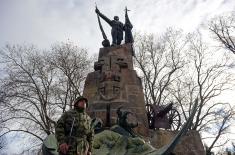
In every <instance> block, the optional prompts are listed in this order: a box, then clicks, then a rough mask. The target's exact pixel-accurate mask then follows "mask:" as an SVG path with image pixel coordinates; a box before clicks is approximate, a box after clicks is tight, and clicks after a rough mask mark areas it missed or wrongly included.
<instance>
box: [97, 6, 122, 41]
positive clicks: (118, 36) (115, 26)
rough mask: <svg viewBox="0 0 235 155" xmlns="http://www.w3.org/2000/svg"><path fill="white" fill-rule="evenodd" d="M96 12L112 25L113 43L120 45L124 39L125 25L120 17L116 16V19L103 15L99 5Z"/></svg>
mask: <svg viewBox="0 0 235 155" xmlns="http://www.w3.org/2000/svg"><path fill="white" fill-rule="evenodd" d="M95 12H96V13H97V14H98V15H99V16H100V17H101V18H102V19H104V20H105V21H106V22H107V23H108V24H109V25H110V26H111V27H112V30H111V34H112V39H113V40H112V45H120V44H121V42H122V40H123V30H124V25H123V23H122V22H120V21H119V17H118V16H114V20H110V19H109V18H107V17H106V16H105V15H103V14H102V13H101V12H100V11H99V9H98V8H97V7H96V9H95Z"/></svg>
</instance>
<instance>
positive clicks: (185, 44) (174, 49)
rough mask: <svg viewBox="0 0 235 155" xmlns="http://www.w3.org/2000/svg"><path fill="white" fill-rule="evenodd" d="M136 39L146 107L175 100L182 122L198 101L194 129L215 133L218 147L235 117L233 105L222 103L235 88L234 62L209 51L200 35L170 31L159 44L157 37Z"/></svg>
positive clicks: (214, 143) (215, 142)
mask: <svg viewBox="0 0 235 155" xmlns="http://www.w3.org/2000/svg"><path fill="white" fill-rule="evenodd" d="M136 40H137V43H136V45H135V46H136V66H137V69H138V70H139V72H140V75H141V76H142V79H143V85H144V92H145V99H146V104H157V105H159V104H165V103H166V102H169V101H173V102H175V103H176V104H175V105H177V109H178V110H179V111H180V113H181V118H182V120H187V119H188V116H189V115H190V113H191V110H192V105H193V103H194V100H195V99H196V98H198V99H199V104H198V107H197V113H196V115H195V118H194V121H193V123H192V126H191V128H190V129H191V130H197V131H199V132H200V133H212V130H213V133H214V136H213V138H214V139H213V140H212V141H213V142H212V144H211V145H210V146H208V148H209V149H210V150H211V149H212V148H214V147H215V146H217V142H218V139H219V138H220V137H221V136H222V135H223V134H225V133H227V132H228V130H227V129H228V128H229V127H230V124H229V123H230V121H231V119H232V118H233V117H234V113H233V112H232V109H233V108H231V107H230V104H228V103H221V102H219V101H218V98H219V97H220V95H222V94H223V92H225V91H226V90H229V89H231V88H232V87H233V86H234V76H233V74H232V72H231V64H232V63H233V60H231V59H230V58H229V57H228V56H227V54H226V53H223V54H221V53H219V52H217V53H216V51H213V50H214V49H212V48H209V47H208V46H207V44H206V43H205V42H203V41H202V37H201V35H200V33H199V32H196V33H193V34H188V35H183V34H182V33H180V32H179V31H173V30H170V31H168V32H167V33H166V34H165V35H163V37H161V38H160V39H159V40H156V39H155V38H154V37H153V36H152V35H150V36H140V38H138V39H136ZM225 114H228V115H225ZM203 135H204V134H203ZM204 138H206V137H204ZM207 138H208V137H207ZM210 138H212V137H210Z"/></svg>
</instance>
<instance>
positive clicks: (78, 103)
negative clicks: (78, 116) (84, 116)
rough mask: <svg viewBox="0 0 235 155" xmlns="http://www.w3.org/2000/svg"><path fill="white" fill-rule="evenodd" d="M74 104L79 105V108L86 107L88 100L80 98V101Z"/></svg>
mask: <svg viewBox="0 0 235 155" xmlns="http://www.w3.org/2000/svg"><path fill="white" fill-rule="evenodd" d="M74 106H75V107H79V108H83V109H86V101H85V100H80V101H78V102H77V103H76V104H75V105H74Z"/></svg>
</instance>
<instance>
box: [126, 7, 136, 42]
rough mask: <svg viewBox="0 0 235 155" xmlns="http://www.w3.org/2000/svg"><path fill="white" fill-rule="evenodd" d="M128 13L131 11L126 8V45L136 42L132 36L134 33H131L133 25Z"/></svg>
mask: <svg viewBox="0 0 235 155" xmlns="http://www.w3.org/2000/svg"><path fill="white" fill-rule="evenodd" d="M127 11H130V10H127V7H126V8H125V25H124V31H125V43H126V44H127V43H133V42H134V39H133V36H132V32H131V30H132V28H133V25H132V24H131V22H130V19H129V17H128V14H127Z"/></svg>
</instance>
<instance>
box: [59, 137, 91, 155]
mask: <svg viewBox="0 0 235 155" xmlns="http://www.w3.org/2000/svg"><path fill="white" fill-rule="evenodd" d="M88 149H89V143H88V141H87V140H85V139H77V140H76V141H73V142H71V144H69V150H68V152H67V154H62V153H60V155H87V153H88Z"/></svg>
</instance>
